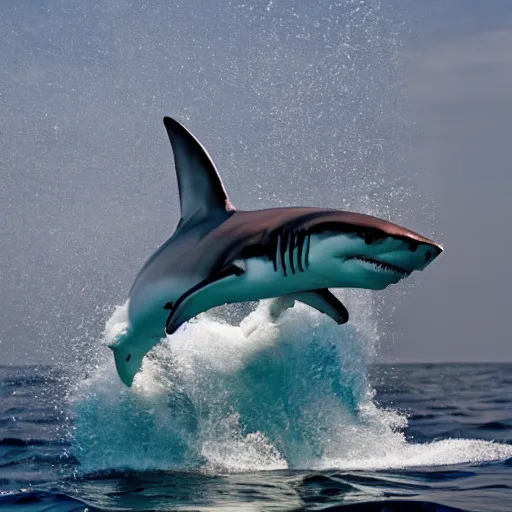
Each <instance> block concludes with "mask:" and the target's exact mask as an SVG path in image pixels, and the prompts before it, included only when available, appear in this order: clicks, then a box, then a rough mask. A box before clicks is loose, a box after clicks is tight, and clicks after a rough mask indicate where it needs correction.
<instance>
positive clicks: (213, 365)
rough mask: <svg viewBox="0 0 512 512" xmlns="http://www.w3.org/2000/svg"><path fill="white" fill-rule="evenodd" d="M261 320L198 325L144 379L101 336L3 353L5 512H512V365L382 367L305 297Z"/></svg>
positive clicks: (163, 349) (160, 351) (0, 469)
mask: <svg viewBox="0 0 512 512" xmlns="http://www.w3.org/2000/svg"><path fill="white" fill-rule="evenodd" d="M294 309H296V308H294ZM258 314H259V315H260V316H259V317H258ZM255 315H256V316H255ZM115 316H116V314H114V317H115ZM248 318H249V320H251V318H252V322H253V324H251V326H249V327H248V325H247V319H245V320H244V321H243V322H242V324H241V325H240V326H233V325H228V324H224V323H222V322H219V321H217V320H212V319H210V320H199V321H196V322H192V323H191V324H190V325H189V326H188V328H185V329H182V330H180V331H179V332H178V333H176V335H175V338H174V337H173V338H172V339H169V340H167V341H166V342H164V343H162V344H161V345H160V346H159V347H157V349H156V350H154V351H153V352H152V353H151V354H150V356H149V357H148V358H147V360H146V361H145V364H144V367H143V371H142V372H141V373H140V374H139V375H138V376H137V377H136V379H135V382H134V386H133V387H132V388H131V389H128V388H125V387H124V386H123V385H122V384H121V383H120V382H119V379H118V377H117V375H116V373H115V369H114V367H113V364H112V361H111V359H112V358H111V355H110V353H109V351H108V350H107V349H104V346H103V345H102V344H101V345H99V346H98V347H96V349H95V351H96V354H97V355H98V357H97V358H96V359H95V360H94V361H93V362H91V361H89V363H86V362H84V361H80V362H77V363H76V364H75V365H63V364H55V365H42V366H2V367H0V454H1V455H0V511H2V512H3V511H7V510H9V511H10V510H13V511H24V510H30V511H36V510H37V511H39V510H45V511H50V510H51V511H71V510H73V511H75V510H77V511H78V510H89V511H93V510H140V511H142V510H180V511H184V510H186V511H193V510H200V511H221V510H222V511H224V510H233V511H234V510H250V511H270V510H276V511H281V510H282V511H285V510H290V511H291V510H322V511H333V510H347V511H349V510H369V511H416V510H418V511H420V510H421V511H451V510H466V511H506V510H512V365H511V364H402V365H390V364H373V363H372V362H371V357H369V354H368V353H367V352H368V351H367V350H366V348H365V347H367V345H365V343H364V342H363V338H364V334H363V333H361V332H359V331H357V330H356V329H350V328H348V327H344V328H339V327H337V326H336V327H333V326H331V325H330V323H329V322H328V321H324V320H323V319H319V317H318V316H317V315H315V314H314V313H310V312H308V311H306V308H304V309H302V310H299V311H298V312H297V311H295V312H294V311H291V312H290V313H289V314H288V315H287V316H286V318H284V319H283V321H282V322H281V324H280V325H278V326H275V325H272V324H269V323H265V322H263V321H262V319H261V311H260V312H259V313H258V311H256V312H255V313H253V314H252V315H249V317H248ZM244 322H245V324H244ZM111 325H112V324H111ZM244 329H245V330H244ZM107 331H108V329H107ZM108 337H109V334H108V332H107V334H106V335H105V338H106V339H107V338H108Z"/></svg>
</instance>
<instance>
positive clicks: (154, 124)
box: [0, 0, 430, 364]
mask: <svg viewBox="0 0 512 512" xmlns="http://www.w3.org/2000/svg"><path fill="white" fill-rule="evenodd" d="M78 20H80V21H78ZM403 30H404V29H403V24H402V21H401V12H400V11H399V10H398V9H393V8H392V7H391V6H387V5H382V4H381V3H380V2H365V1H360V0H358V1H355V0H354V1H352V0H347V1H343V2H338V3H328V4H319V5H313V4H309V3H307V2H300V3H297V2H293V1H291V0H285V1H279V2H268V3H267V2H256V1H254V2H253V1H250V2H240V1H227V2H225V1H220V0H219V1H217V0H215V1H213V2H208V4H207V5H205V4H204V2H196V1H192V2H184V3H179V4H175V3H165V2H156V3H152V4H151V5H150V4H140V5H128V4H126V3H124V2H106V3H105V2H104V3H93V4H85V3H80V2H79V3H73V4H66V3H52V5H49V6H46V7H45V6H40V7H37V8H36V7H35V6H32V5H28V4H27V5H25V4H23V3H21V4H20V6H18V7H17V8H16V9H12V10H10V15H9V18H8V20H7V22H6V26H5V30H2V31H1V32H2V34H3V36H0V37H3V39H2V42H3V44H4V45H5V46H4V47H5V53H6V55H8V54H9V55H10V53H9V52H12V53H13V55H14V54H16V55H18V57H17V58H16V59H12V60H11V59H8V61H7V63H6V73H5V76H6V77H7V78H8V80H6V84H5V91H4V92H3V95H2V98H6V99H7V104H8V105H10V106H11V115H10V116H8V117H2V118H0V129H2V133H4V134H5V139H4V141H3V144H4V151H3V152H2V155H1V156H0V159H1V164H2V170H3V175H2V176H3V181H2V184H3V186H2V188H1V189H0V199H1V201H0V205H1V206H0V208H5V217H6V218H7V219H8V222H6V223H2V225H1V226H0V236H1V238H2V240H3V241H4V243H3V245H2V250H3V251H6V253H5V258H1V259H0V266H1V267H0V268H1V270H2V272H0V280H1V281H0V283H1V285H2V288H3V289H8V290H9V291H10V297H11V300H9V301H7V302H6V303H5V304H4V305H3V306H4V307H3V308H1V312H0V315H3V317H4V321H3V322H1V323H0V336H1V337H2V339H3V340H7V343H6V341H4V348H5V351H6V356H8V357H10V358H11V359H12V360H13V361H16V359H17V358H21V357H23V360H24V361H26V362H31V363H36V364H40V363H42V362H43V363H44V362H48V361H53V362H61V361H62V362H63V363H68V362H72V361H75V360H76V359H81V360H86V359H88V358H89V357H90V356H91V355H90V354H88V353H87V351H88V347H89V345H90V343H89V342H88V341H87V340H88V339H89V338H90V337H93V338H94V337H97V336H98V335H99V334H100V332H101V329H102V327H103V325H104V322H105V320H106V318H108V314H107V312H108V309H109V308H110V307H112V305H114V304H120V303H122V302H124V300H126V295H127V292H128V290H129V288H130V285H131V282H132V280H133V278H134V276H135V274H136V272H137V271H138V269H139V268H140V267H141V265H142V264H143V262H144V260H145V259H146V258H147V257H148V255H149V254H150V253H151V252H152V251H153V250H154V249H155V248H156V247H157V246H158V245H159V244H160V243H161V242H162V241H163V240H165V239H166V238H167V237H168V236H169V234H170V233H171V232H172V230H173V229H174V227H175V225H176V223H177V221H178V219H179V211H178V210H179V202H178V197H177V186H176V182H175V178H174V175H173V174H174V173H173V168H172V155H171V149H170V146H169V144H168V141H167V139H166V136H165V131H164V129H163V126H162V124H161V119H162V117H163V115H172V116H175V117H177V118H178V119H179V120H180V121H182V122H184V123H185V125H186V126H187V127H188V128H190V129H191V130H192V132H193V133H194V134H196V136H197V137H199V139H200V140H201V141H202V143H203V144H204V145H205V146H206V147H207V149H208V150H209V152H210V153H211V154H212V156H213V157H214V159H215V161H216V163H217V166H218V168H219V171H220V174H221V176H222V178H223V180H224V183H225V185H226V188H227V190H228V193H229V195H230V197H231V200H232V201H233V203H234V204H235V205H236V206H237V207H238V208H239V209H258V208H269V207H275V206H286V205H298V206H300V205H311V206H327V207H335V208H341V209H350V210H355V211H360V212H364V213H370V214H375V215H380V216H381V217H383V218H389V219H391V220H394V221H396V222H399V223H400V222H401V221H402V220H403V219H406V218H407V222H406V223H405V224H406V225H408V226H409V227H411V228H415V227H418V228H419V227H420V226H416V225H415V224H416V223H417V221H418V220H419V219H418V216H415V215H409V214H408V212H410V211H411V208H410V205H411V203H412V202H413V201H410V197H411V194H412V187H411V180H410V176H408V174H407V173H405V172H401V171H402V169H403V168H402V165H403V155H402V153H403V152H402V148H403V146H404V143H405V142H406V123H405V121H404V119H403V115H402V103H403V94H404V93H403V77H402V71H401V58H400V56H399V48H400V44H401V43H400V41H401V39H400V35H401V33H402V32H403ZM13 31H14V33H17V34H22V35H24V37H27V38H28V36H27V33H30V34H33V36H32V37H33V39H30V38H28V40H27V41H24V43H23V44H21V45H20V46H16V44H15V41H16V40H13V39H12V38H9V37H7V36H6V34H12V33H13ZM20 48H21V49H20ZM27 141H30V143H29V144H28V143H27ZM20 183H26V184H27V185H26V186H20ZM413 197H415V196H414V194H413ZM418 207H419V208H421V205H419V206H418ZM36 212H37V214H36ZM426 228H427V230H428V229H430V225H428V226H426ZM420 231H421V229H420ZM425 234H427V235H428V234H429V233H427V232H425ZM7 262H8V263H7ZM13 266H14V267H13ZM27 289H30V300H29V301H28V298H27ZM27 302H30V307H29V308H24V307H20V305H23V304H27ZM349 306H350V305H349ZM11 339H20V340H23V343H22V344H17V345H16V347H15V346H11V343H10V341H9V340H11ZM70 340H71V341H70ZM21 345H22V346H23V354H22V355H20V350H21V349H20V346H21ZM84 352H85V354H84Z"/></svg>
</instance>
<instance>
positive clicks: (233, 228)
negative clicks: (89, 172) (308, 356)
mask: <svg viewBox="0 0 512 512" xmlns="http://www.w3.org/2000/svg"><path fill="white" fill-rule="evenodd" d="M164 125H165V128H166V130H167V134H168V136H169V140H170V142H171V146H172V149H173V153H174V163H175V168H176V174H177V178H178V188H179V198H180V207H181V219H180V221H179V223H178V225H177V227H176V230H175V232H174V234H173V235H172V236H171V237H170V238H169V239H168V240H167V241H166V242H164V243H163V244H162V245H161V246H160V247H159V248H158V249H157V250H156V252H155V253H154V254H153V255H152V256H151V257H150V258H149V259H148V260H147V262H146V263H145V264H144V266H143V267H142V269H141V270H140V272H139V274H138V275H137V277H136V278H135V281H134V283H133V286H132V288H131V291H130V294H129V301H128V325H127V327H126V328H125V329H124V330H123V331H122V332H121V333H120V334H119V335H118V336H117V337H116V339H115V341H114V342H113V343H112V345H110V347H111V348H112V350H113V352H114V357H115V363H116V368H117V372H118V374H119V377H120V378H121V380H122V381H123V383H124V384H126V385H127V386H131V385H132V382H133V378H134V376H135V374H136V373H137V372H138V371H139V370H140V368H141V365H142V359H143V358H144V356H145V355H146V354H147V353H148V352H149V351H150V350H151V349H152V348H153V347H154V346H155V345H156V344H157V343H159V342H160V340H161V339H162V338H164V337H165V334H167V335H172V334H173V333H174V332H176V330H177V329H178V328H179V327H180V326H181V325H183V324H184V323H185V322H187V321H188V320H190V319H192V318H194V317H195V316H196V315H198V314H199V313H202V312H204V311H207V310H209V309H210V308H213V307H215V306H219V305H222V304H228V303H235V302H245V301H255V300H261V299H268V298H276V297H282V300H283V303H284V304H285V306H284V307H288V306H290V305H292V304H293V303H294V301H296V300H297V301H300V302H303V303H305V304H307V305H309V306H311V307H313V308H315V309H317V310H318V311H320V312H322V313H324V314H326V315H328V316H329V317H331V318H332V319H333V320H334V321H335V322H337V323H338V324H344V323H345V322H347V321H348V317H349V315H348V311H347V309H346V308H345V306H344V305H343V304H342V303H341V302H340V301H339V300H338V299H337V298H336V297H335V296H334V295H333V294H332V293H331V292H330V291H329V288H366V289H372V290H382V289H384V288H386V287H387V286H389V285H391V284H394V283H397V282H399V281H400V280H401V279H403V278H405V277H407V276H409V275H410V274H411V272H413V271H414V270H423V269H424V268H425V267H426V266H427V265H429V264H430V263H431V262H432V261H433V260H434V259H435V258H436V257H437V256H439V254H441V252H442V250H443V249H442V247H441V246H440V245H438V244H436V243H435V242H433V241H432V240H429V239H428V238H425V237H423V236H421V235H418V234H417V233H414V232H412V231H409V230H408V229H406V228H403V227H401V226H398V225H396V224H393V223H391V222H388V221H386V220H383V219H379V218H376V217H372V216H370V215H364V214H360V213H352V212H345V211H340V210H335V209H326V208H303V207H289V208H271V209H268V210H258V211H237V210H236V209H235V208H234V206H233V205H232V204H231V203H230V201H229V198H228V195H227V193H226V190H225V188H224V185H223V184H222V181H221V179H220V177H219V174H218V172H217V169H216V167H215V164H214V163H213V160H212V158H211V157H210V155H209V154H208V152H207V151H206V149H205V148H204V147H203V146H202V144H201V143H200V142H199V141H198V140H197V139H196V138H195V137H194V136H193V135H192V134H191V133H190V132H189V131H188V130H187V129H186V128H185V127H184V126H183V125H181V124H180V123H179V122H178V121H176V120H174V119H171V118H170V117H165V118H164ZM278 309H279V308H278Z"/></svg>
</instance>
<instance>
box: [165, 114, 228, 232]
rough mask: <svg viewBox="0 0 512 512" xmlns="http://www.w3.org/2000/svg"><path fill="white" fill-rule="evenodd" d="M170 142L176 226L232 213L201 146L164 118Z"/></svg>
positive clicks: (220, 184)
mask: <svg viewBox="0 0 512 512" xmlns="http://www.w3.org/2000/svg"><path fill="white" fill-rule="evenodd" d="M164 125H165V128H166V130H167V135H168V136H169V140H170V141H171V146H172V150H173V153H174V164H175V167H176V175H177V178H178V188H179V193H180V206H181V220H180V223H179V225H178V226H179V227H180V226H183V225H184V224H188V223H189V222H190V221H191V220H192V219H193V220H192V222H193V223H195V222H202V221H204V220H205V219H207V218H209V217H210V216H212V215H215V214H218V213H220V212H223V213H229V212H233V211H235V208H234V207H233V205H232V204H231V203H230V202H229V199H228V195H227V193H226V190H225V188H224V185H223V184H222V180H221V179H220V176H219V174H218V172H217V169H216V167H215V164H214V163H213V160H212V158H211V157H210V155H209V154H208V152H207V151H206V149H205V148H204V147H203V145H202V144H201V143H200V142H199V141H198V140H197V139H196V138H195V137H194V136H193V135H192V134H191V133H190V132H189V131H188V130H187V129H186V128H185V127H184V126H183V125H181V124H180V123H178V121H175V120H174V119H171V118H170V117H164Z"/></svg>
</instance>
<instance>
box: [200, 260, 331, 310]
mask: <svg viewBox="0 0 512 512" xmlns="http://www.w3.org/2000/svg"><path fill="white" fill-rule="evenodd" d="M244 264H245V272H244V273H243V274H242V275H240V276H232V277H230V278H228V279H226V280H225V282H223V281H219V282H218V285H217V286H215V285H214V286H212V289H211V290H209V291H210V292H211V293H213V294H215V293H216V294H218V300H219V301H221V302H220V304H224V303H233V302H246V301H252V300H261V299H268V298H272V297H280V296H282V295H287V294H289V293H296V292H298V291H304V290H312V289H315V288H320V287H322V286H325V283H323V280H322V278H321V277H319V276H316V275H315V274H314V273H313V272H311V270H310V269H305V270H304V271H301V270H299V269H295V271H294V272H292V271H291V270H290V269H287V271H286V272H285V270H284V269H283V268H282V267H281V266H279V265H278V267H277V269H276V268H275V267H274V264H273V263H272V262H271V261H269V260H266V259H263V258H251V259H249V260H244Z"/></svg>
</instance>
